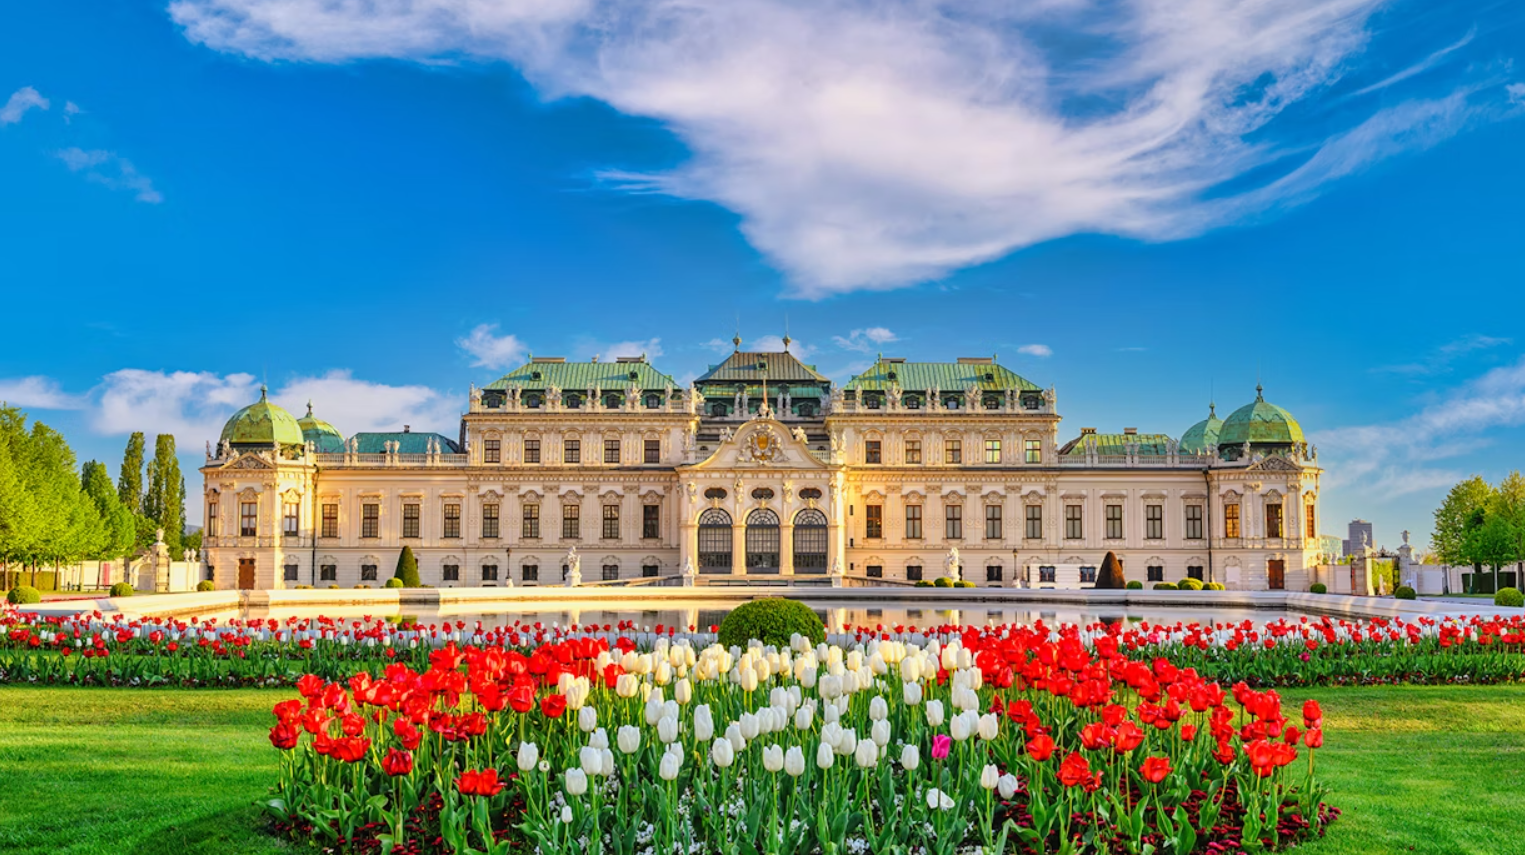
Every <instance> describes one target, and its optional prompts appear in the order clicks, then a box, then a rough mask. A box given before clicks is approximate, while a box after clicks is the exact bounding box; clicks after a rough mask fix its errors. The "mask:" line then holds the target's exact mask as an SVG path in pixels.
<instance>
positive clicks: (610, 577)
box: [604, 564, 620, 582]
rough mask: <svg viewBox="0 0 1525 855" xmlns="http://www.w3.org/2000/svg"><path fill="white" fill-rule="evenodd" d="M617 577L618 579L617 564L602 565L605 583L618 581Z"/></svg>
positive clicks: (618, 569) (618, 567)
mask: <svg viewBox="0 0 1525 855" xmlns="http://www.w3.org/2000/svg"><path fill="white" fill-rule="evenodd" d="M619 577H620V566H619V565H618V564H605V565H604V581H605V582H613V581H614V580H616V579H618V578H619Z"/></svg>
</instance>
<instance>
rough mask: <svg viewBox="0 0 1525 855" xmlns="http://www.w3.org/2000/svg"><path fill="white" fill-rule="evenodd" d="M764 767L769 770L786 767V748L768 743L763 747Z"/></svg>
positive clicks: (773, 770) (778, 769) (776, 770)
mask: <svg viewBox="0 0 1525 855" xmlns="http://www.w3.org/2000/svg"><path fill="white" fill-rule="evenodd" d="M762 759H763V768H764V769H767V770H768V771H769V772H778V771H781V770H782V769H783V768H784V749H783V747H782V746H779V745H768V746H765V747H764V748H763V755H762Z"/></svg>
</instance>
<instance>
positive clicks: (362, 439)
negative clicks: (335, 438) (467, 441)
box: [354, 431, 461, 454]
mask: <svg viewBox="0 0 1525 855" xmlns="http://www.w3.org/2000/svg"><path fill="white" fill-rule="evenodd" d="M431 439H435V440H439V444H440V452H441V453H443V454H460V453H461V447H460V446H458V445H456V444H455V440H453V439H450V438H449V437H446V436H441V435H440V434H437V433H413V432H411V431H392V432H390V433H357V434H355V436H354V440H355V442H357V443H358V444H359V446H360V449H359V453H360V454H383V453H385V452H386V450H387V449H386V443H388V442H396V443H401V445H400V447H399V448H398V449H397V453H398V454H428V453H429V440H431Z"/></svg>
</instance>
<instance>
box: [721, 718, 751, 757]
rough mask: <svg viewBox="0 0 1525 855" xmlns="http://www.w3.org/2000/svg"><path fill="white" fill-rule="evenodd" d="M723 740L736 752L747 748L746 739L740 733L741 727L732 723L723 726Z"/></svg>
mask: <svg viewBox="0 0 1525 855" xmlns="http://www.w3.org/2000/svg"><path fill="white" fill-rule="evenodd" d="M725 739H726V741H727V742H729V743H731V748H732V749H734V750H736V751H740V750H742V749H743V748H746V747H747V738H746V737H745V736H743V735H742V733H741V725H739V724H737V723H736V722H734V721H733V722H731V723H730V724H728V725H726V726H725Z"/></svg>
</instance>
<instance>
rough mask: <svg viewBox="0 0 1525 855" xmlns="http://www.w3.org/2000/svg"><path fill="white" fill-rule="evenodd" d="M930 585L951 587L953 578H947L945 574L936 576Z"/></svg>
mask: <svg viewBox="0 0 1525 855" xmlns="http://www.w3.org/2000/svg"><path fill="white" fill-rule="evenodd" d="M932 587H934V588H951V587H953V580H952V579H949V578H948V577H947V576H938V577H937V581H935V582H933V583H932Z"/></svg>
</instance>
